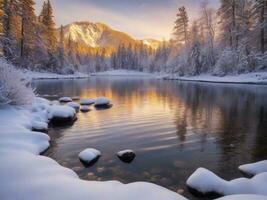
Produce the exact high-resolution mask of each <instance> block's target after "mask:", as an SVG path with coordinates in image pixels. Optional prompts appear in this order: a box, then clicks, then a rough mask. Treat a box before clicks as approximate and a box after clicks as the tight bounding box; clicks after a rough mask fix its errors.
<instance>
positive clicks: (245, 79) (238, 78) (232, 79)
mask: <svg viewBox="0 0 267 200" xmlns="http://www.w3.org/2000/svg"><path fill="white" fill-rule="evenodd" d="M164 79H167V80H180V81H196V82H214V83H241V84H267V72H258V73H248V74H241V75H227V76H223V77H219V76H212V75H209V74H202V75H198V76H185V77H179V76H167V77H164Z"/></svg>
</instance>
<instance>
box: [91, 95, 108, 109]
mask: <svg viewBox="0 0 267 200" xmlns="http://www.w3.org/2000/svg"><path fill="white" fill-rule="evenodd" d="M111 106H112V104H111V103H110V100H109V99H108V98H105V97H99V98H97V99H96V101H95V107H96V108H110V107H111Z"/></svg>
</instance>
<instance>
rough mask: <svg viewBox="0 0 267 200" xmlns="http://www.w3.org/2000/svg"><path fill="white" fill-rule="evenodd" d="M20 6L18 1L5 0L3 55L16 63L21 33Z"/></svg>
mask: <svg viewBox="0 0 267 200" xmlns="http://www.w3.org/2000/svg"><path fill="white" fill-rule="evenodd" d="M18 11H19V5H18V1H17V0H3V19H2V23H3V35H2V45H3V54H4V57H5V58H6V59H7V60H8V61H14V60H15V59H16V58H17V55H18V51H17V47H18V41H17V33H18V32H19V24H20V23H19V22H18Z"/></svg>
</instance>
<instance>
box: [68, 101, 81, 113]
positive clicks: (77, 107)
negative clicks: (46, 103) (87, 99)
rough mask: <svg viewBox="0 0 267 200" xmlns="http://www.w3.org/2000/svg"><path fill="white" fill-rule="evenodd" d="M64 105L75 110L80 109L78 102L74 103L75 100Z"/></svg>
mask: <svg viewBox="0 0 267 200" xmlns="http://www.w3.org/2000/svg"><path fill="white" fill-rule="evenodd" d="M66 105H67V106H70V107H72V108H74V109H75V110H76V111H78V110H79V109H80V104H78V103H75V102H68V103H67V104H66Z"/></svg>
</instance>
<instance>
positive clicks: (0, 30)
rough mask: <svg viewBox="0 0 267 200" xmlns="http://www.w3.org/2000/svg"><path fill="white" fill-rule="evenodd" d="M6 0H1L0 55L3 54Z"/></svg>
mask: <svg viewBox="0 0 267 200" xmlns="http://www.w3.org/2000/svg"><path fill="white" fill-rule="evenodd" d="M3 8H4V0H0V56H1V57H2V56H3V31H4V27H3V19H4V9H3Z"/></svg>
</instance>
